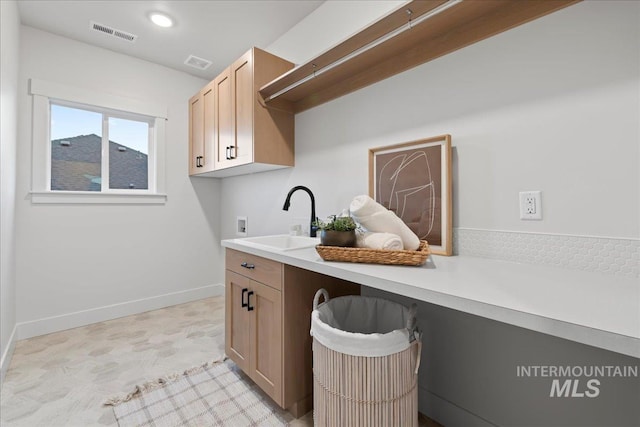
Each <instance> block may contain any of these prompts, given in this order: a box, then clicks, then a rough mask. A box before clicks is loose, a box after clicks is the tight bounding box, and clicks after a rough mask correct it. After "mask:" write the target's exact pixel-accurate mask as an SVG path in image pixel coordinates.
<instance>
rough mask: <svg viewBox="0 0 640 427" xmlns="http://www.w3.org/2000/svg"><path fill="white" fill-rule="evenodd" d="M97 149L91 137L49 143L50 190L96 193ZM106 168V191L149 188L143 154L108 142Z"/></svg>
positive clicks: (99, 144) (99, 143) (98, 185)
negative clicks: (107, 165) (107, 167)
mask: <svg viewBox="0 0 640 427" xmlns="http://www.w3.org/2000/svg"><path fill="white" fill-rule="evenodd" d="M63 141H64V142H63ZM67 142H68V144H67ZM101 150H102V138H101V137H100V136H98V135H95V134H90V135H80V136H74V137H70V138H61V139H56V140H53V141H51V190H67V191H100V188H101V178H100V176H101ZM109 168H110V169H109V187H110V188H120V189H129V188H130V189H147V188H149V187H148V175H149V174H148V161H147V155H146V154H144V153H142V152H140V151H137V150H134V149H131V148H129V147H126V146H124V145H122V144H118V143H117V142H115V141H109Z"/></svg>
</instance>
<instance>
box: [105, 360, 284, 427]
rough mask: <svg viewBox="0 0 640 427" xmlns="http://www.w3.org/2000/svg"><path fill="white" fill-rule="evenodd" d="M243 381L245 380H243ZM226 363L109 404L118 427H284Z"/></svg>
mask: <svg viewBox="0 0 640 427" xmlns="http://www.w3.org/2000/svg"><path fill="white" fill-rule="evenodd" d="M245 378H246V377H245ZM245 378H243V374H242V373H241V372H240V370H239V369H238V368H237V367H236V366H235V364H234V363H233V362H231V361H230V360H227V361H224V362H213V363H207V364H205V365H203V366H199V367H197V368H193V369H190V370H188V371H185V372H184V373H182V374H175V375H172V376H169V377H166V378H161V379H159V380H156V381H152V382H149V383H146V384H143V385H141V386H137V387H136V389H135V390H134V391H133V392H132V393H129V394H128V395H126V396H122V397H116V398H113V399H109V400H108V401H107V402H105V405H112V406H113V411H114V413H115V416H116V419H117V420H118V425H119V426H120V427H128V426H139V427H165V426H167V427H169V426H232V427H242V426H286V425H287V423H286V422H285V420H284V419H283V418H282V417H281V416H280V414H279V413H278V412H277V410H276V409H275V404H273V403H269V402H267V399H268V398H267V397H266V396H264V395H263V394H262V393H261V392H260V391H259V390H258V389H257V386H256V385H255V384H254V383H253V382H251V381H250V380H247V379H245Z"/></svg>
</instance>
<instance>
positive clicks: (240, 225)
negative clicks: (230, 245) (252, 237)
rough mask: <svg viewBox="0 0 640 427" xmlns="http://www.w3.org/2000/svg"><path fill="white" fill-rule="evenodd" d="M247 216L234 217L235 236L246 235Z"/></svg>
mask: <svg viewBox="0 0 640 427" xmlns="http://www.w3.org/2000/svg"><path fill="white" fill-rule="evenodd" d="M247 228H248V224H247V217H246V216H239V217H236V236H241V237H247Z"/></svg>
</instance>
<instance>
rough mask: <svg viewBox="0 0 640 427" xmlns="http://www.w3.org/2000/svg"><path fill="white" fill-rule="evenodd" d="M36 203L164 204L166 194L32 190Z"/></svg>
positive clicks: (32, 196) (32, 200)
mask: <svg viewBox="0 0 640 427" xmlns="http://www.w3.org/2000/svg"><path fill="white" fill-rule="evenodd" d="M30 194H31V203H34V204H85V205H103V204H114V205H164V204H165V203H166V202H167V195H166V194H158V193H153V194H152V193H140V194H131V193H98V192H92V191H32V192H31V193H30Z"/></svg>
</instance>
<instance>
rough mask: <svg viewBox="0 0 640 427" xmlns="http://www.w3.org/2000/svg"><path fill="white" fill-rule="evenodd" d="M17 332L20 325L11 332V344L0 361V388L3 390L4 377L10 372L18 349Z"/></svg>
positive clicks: (8, 344)
mask: <svg viewBox="0 0 640 427" xmlns="http://www.w3.org/2000/svg"><path fill="white" fill-rule="evenodd" d="M17 331H18V325H16V326H14V327H13V331H12V332H11V336H10V337H9V342H7V347H6V348H5V349H4V353H3V354H2V359H0V388H2V384H4V376H5V375H6V374H7V371H8V370H9V365H10V364H11V358H12V357H13V350H15V348H16V336H17V335H18V333H17Z"/></svg>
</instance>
